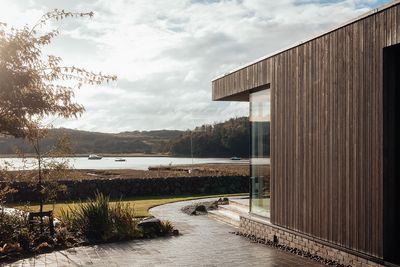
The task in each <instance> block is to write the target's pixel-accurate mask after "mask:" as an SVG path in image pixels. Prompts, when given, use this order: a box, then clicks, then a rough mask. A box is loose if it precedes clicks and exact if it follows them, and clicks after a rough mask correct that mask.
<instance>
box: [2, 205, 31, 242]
mask: <svg viewBox="0 0 400 267" xmlns="http://www.w3.org/2000/svg"><path fill="white" fill-rule="evenodd" d="M26 231H28V221H27V219H26V218H25V217H24V216H21V214H20V213H18V212H14V213H6V212H4V210H3V209H1V208H0V243H7V242H18V241H19V238H20V234H22V233H25V232H26ZM0 245H3V244H0Z"/></svg>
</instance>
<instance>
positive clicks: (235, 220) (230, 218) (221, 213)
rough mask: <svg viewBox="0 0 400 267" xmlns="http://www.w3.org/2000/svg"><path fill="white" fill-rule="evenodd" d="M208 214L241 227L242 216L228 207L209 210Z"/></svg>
mask: <svg viewBox="0 0 400 267" xmlns="http://www.w3.org/2000/svg"><path fill="white" fill-rule="evenodd" d="M208 216H209V217H211V218H213V219H216V220H218V221H221V222H223V223H227V224H229V225H232V226H234V227H239V223H240V216H239V214H238V213H236V212H232V211H230V210H227V209H217V210H211V211H209V212H208Z"/></svg>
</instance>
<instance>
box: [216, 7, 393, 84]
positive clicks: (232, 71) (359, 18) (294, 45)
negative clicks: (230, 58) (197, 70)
mask: <svg viewBox="0 0 400 267" xmlns="http://www.w3.org/2000/svg"><path fill="white" fill-rule="evenodd" d="M398 4H400V0H394V1H393V2H390V3H387V4H385V5H382V6H380V7H378V8H374V9H372V10H370V11H368V12H366V13H364V14H362V15H360V16H358V17H355V18H354V19H351V20H349V21H346V22H345V23H343V24H339V25H338V26H335V27H333V28H331V29H330V30H328V31H326V32H324V33H321V34H318V35H316V36H313V37H311V38H307V39H304V40H303V41H300V42H296V43H294V44H292V45H289V46H287V47H284V48H282V49H279V50H276V51H274V52H272V53H270V54H267V55H265V56H262V57H261V58H258V59H256V60H253V61H251V62H249V63H246V64H244V65H241V66H239V67H236V68H234V69H233V70H231V71H228V72H226V73H224V74H221V75H218V76H217V77H215V78H214V79H212V82H214V81H216V80H219V79H221V78H223V77H225V76H228V75H230V74H232V73H234V72H237V71H239V70H241V69H244V68H246V67H249V66H251V65H254V64H256V63H258V62H260V61H263V60H265V59H268V58H270V57H273V56H275V55H278V54H280V53H283V52H285V51H288V50H290V49H293V48H295V47H297V46H300V45H302V44H304V43H308V42H311V41H312V40H314V39H317V38H319V37H322V36H324V35H327V34H329V33H331V32H334V31H336V30H339V29H341V28H343V27H346V26H348V25H350V24H353V23H355V22H357V21H359V20H362V19H365V18H367V17H369V16H372V15H374V14H376V13H379V12H381V11H383V10H385V9H388V8H391V7H393V6H396V5H398Z"/></svg>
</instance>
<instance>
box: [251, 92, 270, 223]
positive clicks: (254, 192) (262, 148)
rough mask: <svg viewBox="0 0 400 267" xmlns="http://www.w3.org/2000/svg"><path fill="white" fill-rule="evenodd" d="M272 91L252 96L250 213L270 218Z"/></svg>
mask: <svg viewBox="0 0 400 267" xmlns="http://www.w3.org/2000/svg"><path fill="white" fill-rule="evenodd" d="M270 91H271V90H270V89H267V90H262V91H259V92H255V93H252V94H250V127H251V158H250V165H251V169H250V179H251V182H250V187H251V190H250V212H251V213H254V214H257V215H261V216H264V217H270V165H269V157H270V121H271V119H270V117H271V97H270Z"/></svg>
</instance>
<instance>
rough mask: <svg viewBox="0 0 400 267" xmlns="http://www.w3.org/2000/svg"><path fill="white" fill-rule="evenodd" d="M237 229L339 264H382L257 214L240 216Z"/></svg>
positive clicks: (362, 265)
mask: <svg viewBox="0 0 400 267" xmlns="http://www.w3.org/2000/svg"><path fill="white" fill-rule="evenodd" d="M239 231H240V233H241V234H243V235H245V236H254V237H256V238H262V239H265V240H269V241H272V242H273V241H274V240H275V241H277V243H278V244H280V245H284V246H287V247H290V248H296V249H299V250H302V251H305V252H309V253H311V254H312V255H315V256H319V257H322V258H324V259H327V260H332V261H336V262H338V263H340V264H344V265H350V266H356V267H359V266H360V267H364V266H371V267H372V266H373V267H376V266H383V265H380V264H378V263H375V262H373V261H371V260H368V259H366V257H362V256H357V255H355V254H351V253H349V252H346V251H342V250H339V249H337V248H334V247H331V246H328V245H327V244H323V243H321V242H318V240H315V239H313V238H307V237H305V236H303V235H300V234H296V233H295V232H293V231H290V230H286V229H284V228H281V227H278V226H275V225H273V224H271V223H270V222H268V221H266V220H263V219H261V218H259V217H257V216H252V215H244V216H241V217H240V226H239Z"/></svg>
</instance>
